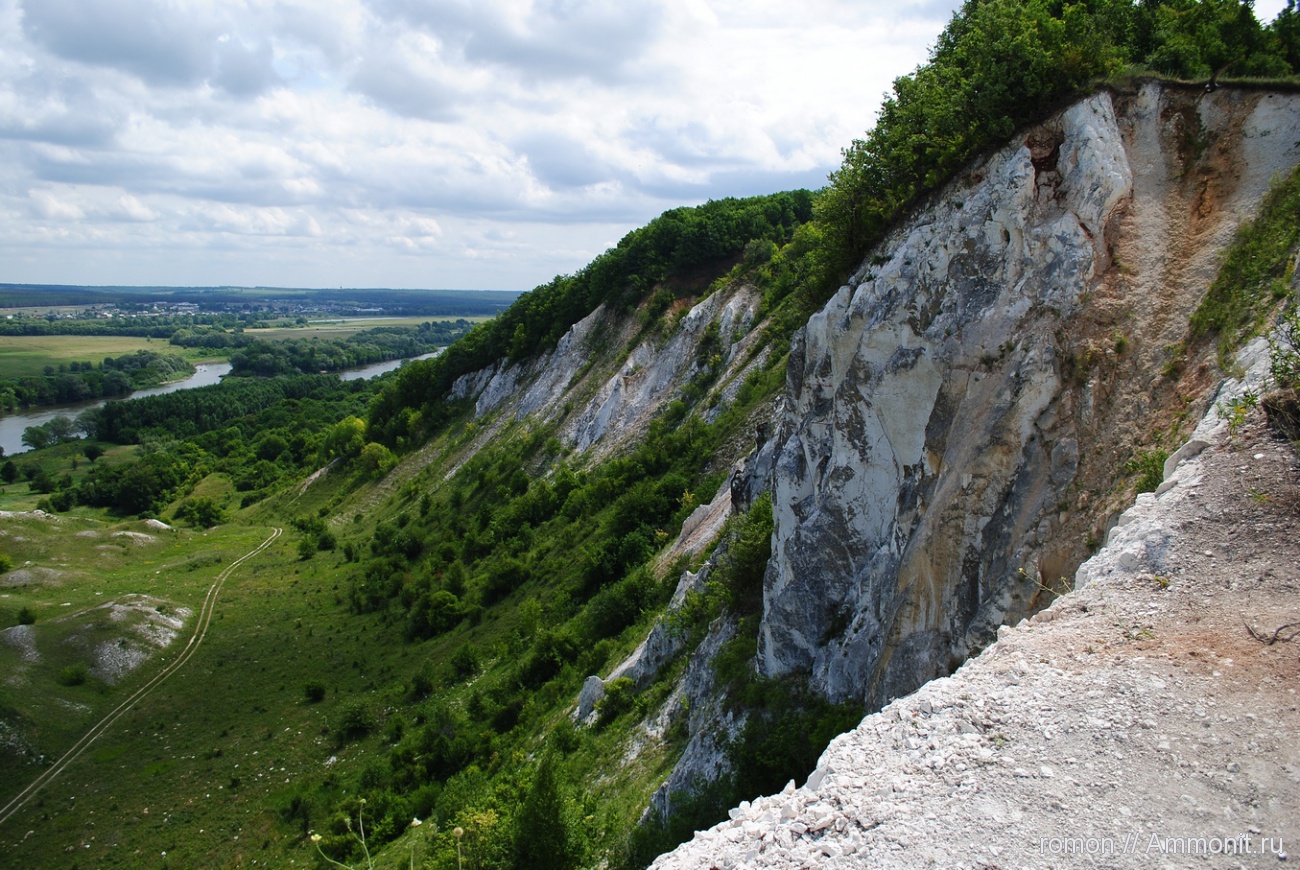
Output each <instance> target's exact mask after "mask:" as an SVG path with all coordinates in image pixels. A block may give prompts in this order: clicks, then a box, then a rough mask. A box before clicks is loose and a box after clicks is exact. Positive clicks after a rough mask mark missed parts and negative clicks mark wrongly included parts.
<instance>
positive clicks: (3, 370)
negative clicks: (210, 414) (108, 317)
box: [0, 335, 218, 378]
mask: <svg viewBox="0 0 1300 870" xmlns="http://www.w3.org/2000/svg"><path fill="white" fill-rule="evenodd" d="M137 350H152V351H156V352H158V353H167V354H171V355H173V356H179V357H184V358H185V359H188V360H189V361H190V362H197V361H199V360H205V359H212V358H213V357H214V356H217V355H218V354H216V353H214V351H212V350H211V349H204V348H193V349H186V348H181V347H176V346H174V345H170V344H168V343H167V342H165V341H163V340H162V339H157V338H154V339H149V338H133V337H131V336H119V335H103V336H101V335H0V378H21V377H27V376H29V375H40V374H43V373H44V369H45V367H46V366H58V365H59V363H73V362H77V363H85V362H90V363H101V362H103V361H104V357H108V356H112V357H118V356H123V355H125V354H130V353H135V352H136V351H137Z"/></svg>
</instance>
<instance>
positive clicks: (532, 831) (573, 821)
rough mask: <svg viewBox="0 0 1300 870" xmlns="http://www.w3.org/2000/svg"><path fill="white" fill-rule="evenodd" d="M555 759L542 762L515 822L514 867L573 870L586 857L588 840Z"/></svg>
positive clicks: (546, 758) (539, 869)
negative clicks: (571, 869)
mask: <svg viewBox="0 0 1300 870" xmlns="http://www.w3.org/2000/svg"><path fill="white" fill-rule="evenodd" d="M577 815H578V814H577V811H576V808H575V807H574V806H573V800H572V798H571V797H570V796H569V794H568V789H567V788H566V787H565V784H564V782H563V781H562V780H561V774H560V772H559V771H558V770H557V765H556V762H555V759H554V757H553V756H552V755H549V754H548V755H546V756H545V757H543V758H542V763H541V766H540V767H539V768H538V769H537V776H536V777H535V778H534V779H533V785H532V788H531V789H529V791H528V797H527V798H526V799H525V800H524V805H523V807H522V808H521V809H520V811H519V815H518V817H517V818H516V820H515V866H516V867H519V868H521V870H522V868H529V870H570V868H574V867H578V866H580V865H581V864H582V862H583V859H584V858H585V857H586V852H587V849H586V846H587V844H586V838H585V837H584V836H583V831H582V827H581V824H580V822H579V820H578V818H577Z"/></svg>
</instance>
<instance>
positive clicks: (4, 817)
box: [0, 528, 284, 825]
mask: <svg viewBox="0 0 1300 870" xmlns="http://www.w3.org/2000/svg"><path fill="white" fill-rule="evenodd" d="M283 531H284V530H283V529H279V528H273V529H272V531H271V537H269V538H267V539H266V540H265V541H263V542H262V543H260V544H258V545H257V546H256V547H254V548H253V549H252V550H249V551H248V552H247V553H245V554H244V555H242V556H240V557H239V558H238V559H236V560H235V561H233V562H231V563H230V565H228V566H227V567H226V570H224V571H222V572H221V573H220V574H218V575H217V579H216V580H214V581H212V586H211V587H210V588H209V589H208V594H207V596H206V597H204V599H203V606H202V607H201V608H199V617H198V619H196V620H195V621H194V634H192V635H191V636H190V639H189V642H188V643H186V644H185V648H184V649H183V650H181V653H180V655H178V656H177V657H176V660H175V661H173V662H172V663H171V664H169V665H167V666H166V667H164V668H163V669H162V670H161V671H159V672H158V673H157V674H155V675H154V676H153V677H152V678H151V679H150V680H149V681H148V682H147V683H145V684H144V685H143V686H141V687H140V688H138V689H136V690H135V692H134V693H132V695H131V697H129V698H127V699H126V700H125V701H123V702H122V703H121V704H118V705H117V706H116V707H115V708H113V710H112V711H111V712H110V713H108V715H106V716H105V717H104V718H103V719H100V720H99V722H97V723H96V724H95V725H94V727H92V728H91V729H90V730H89V731H87V732H86V733H85V734H84V735H82V737H81V739H80V740H78V741H77V742H76V743H75V744H74V745H73V747H72V748H71V749H69V750H68V751H67V752H66V753H64V755H63V757H62V758H60V759H59V760H58V761H57V762H55V763H54V764H53V765H52V766H51V767H50V768H49V769H48V770H46V771H45V772H44V773H42V774H41V775H40V776H38V777H36V779H34V780H33V781H32V783H31V785H29V786H27V788H25V789H23V790H22V791H21V792H19V793H18V794H17V795H15V796H14V798H13V800H11V801H9V803H7V804H5V805H4V807H3V808H0V825H3V824H4V823H5V822H7V821H9V818H10V816H12V815H13V814H14V813H16V812H18V810H20V809H22V808H23V806H24V805H25V804H26V803H27V802H28V801H29V800H31V799H32V798H33V797H34V796H35V795H36V794H37V793H38V792H40V790H41V789H42V788H44V787H45V786H46V784H48V783H49V782H50V781H51V780H53V779H54V778H55V777H56V776H58V775H59V774H60V773H62V772H63V771H64V769H65V768H67V767H68V765H70V764H72V762H74V761H76V760H77V758H78V757H80V756H81V754H82V753H83V752H85V751H86V749H88V748H89V747H90V744H92V743H94V742H95V740H96V739H98V738H99V736H100V735H101V734H103V733H104V732H105V731H107V730H108V729H109V728H110V727H111V726H112V725H113V723H114V722H116V721H117V720H118V719H120V718H121V717H122V715H123V714H124V713H126V712H127V711H128V710H130V709H131V708H132V707H134V706H135V705H136V704H137V703H138V702H139V701H140V699H141V698H143V697H145V696H146V695H148V694H149V693H150V692H152V691H153V690H154V689H156V688H158V686H159V685H161V684H162V682H163V681H164V680H166V679H167V678H168V677H170V676H171V675H172V674H174V673H176V672H177V671H178V670H180V669H181V668H182V667H183V666H184V665H185V663H186V662H188V661H189V660H190V658H191V657H192V656H193V655H194V653H195V652H197V651H198V648H199V644H201V643H203V638H204V637H206V636H207V634H208V627H209V626H210V625H211V624H212V614H213V612H214V611H215V610H216V607H217V596H218V595H220V594H221V587H222V586H223V585H225V582H226V578H228V577H229V576H230V575H231V574H232V573H234V570H235V569H236V568H238V567H239V566H240V565H242V564H243V563H244V562H246V561H248V560H249V559H251V558H253V557H254V556H256V555H257V554H258V553H261V552H262V551H263V550H265V549H266V548H267V547H269V546H271V544H272V543H273V542H274V541H275V539H276V538H278V537H280V535H281V533H282V532H283Z"/></svg>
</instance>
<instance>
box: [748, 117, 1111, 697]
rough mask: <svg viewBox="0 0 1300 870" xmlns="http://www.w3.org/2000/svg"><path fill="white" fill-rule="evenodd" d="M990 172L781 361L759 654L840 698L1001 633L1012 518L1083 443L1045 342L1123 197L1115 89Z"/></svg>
mask: <svg viewBox="0 0 1300 870" xmlns="http://www.w3.org/2000/svg"><path fill="white" fill-rule="evenodd" d="M1035 144H1037V143H1035ZM1038 150H1042V151H1043V152H1044V153H1043V154H1042V155H1036V153H1035V152H1036V151H1038ZM982 175H983V177H982V178H980V180H979V181H978V183H975V184H972V185H970V186H969V187H967V188H966V189H964V190H963V189H957V190H950V191H947V192H945V194H944V196H943V197H942V201H941V202H938V203H936V204H934V205H933V206H931V207H930V208H929V209H927V210H926V211H925V212H924V213H923V214H921V215H919V216H918V217H917V218H916V219H915V220H913V221H911V222H910V223H909V224H908V225H907V226H906V227H905V228H904V229H903V230H901V231H900V232H898V233H897V234H895V235H894V236H893V237H891V238H890V239H889V240H888V241H887V242H886V243H885V245H883V246H882V249H883V251H884V252H885V253H884V254H882V255H878V256H877V257H876V258H874V260H873V261H869V262H868V264H866V265H864V267H863V268H862V270H861V271H860V272H859V273H858V274H857V275H856V276H855V278H854V281H853V283H851V284H850V285H849V286H847V287H844V288H842V289H841V290H840V291H839V293H838V294H837V295H836V296H835V298H833V299H832V300H831V301H830V303H829V304H828V305H827V306H826V307H825V309H823V310H822V311H821V312H820V313H818V314H817V315H815V316H814V317H813V318H812V319H811V320H810V321H809V323H808V325H807V327H806V329H805V331H804V333H803V334H802V336H801V337H800V339H799V340H798V341H797V342H796V344H795V347H794V349H793V351H792V354H791V356H792V362H791V369H790V376H789V395H788V401H787V404H786V409H785V414H784V416H783V417H782V419H781V420H780V421H779V424H778V430H777V434H776V441H777V449H776V457H775V469H774V474H773V489H774V505H775V511H776V534H775V536H774V539H773V540H774V546H773V559H772V562H771V566H770V568H769V573H768V576H767V583H766V588H765V598H764V611H765V612H764V620H763V626H762V637H761V649H760V655H761V658H762V667H763V669H764V670H765V671H766V672H767V673H768V674H772V675H779V674H784V673H787V672H790V671H792V670H808V671H811V672H812V674H813V679H814V682H815V684H816V686H817V688H818V689H819V690H821V691H822V692H823V693H825V694H826V695H828V696H829V697H831V698H834V699H844V698H858V699H863V700H868V699H873V698H876V699H880V700H884V698H882V697H881V696H882V695H889V694H891V693H895V692H897V691H901V690H906V689H908V688H914V687H915V685H918V684H919V683H920V682H923V681H924V680H925V679H929V678H930V677H932V676H934V675H935V674H936V673H938V672H941V671H943V670H944V668H945V667H946V666H947V663H948V662H949V660H950V659H953V658H954V657H957V658H960V657H963V656H964V655H965V654H966V652H967V651H968V649H969V647H970V641H969V640H968V639H967V637H966V635H967V633H968V630H969V629H970V628H971V627H972V626H973V625H975V624H977V623H979V624H986V625H989V626H994V627H995V626H996V625H997V624H999V623H1000V622H1001V621H1002V618H1003V616H1004V615H1005V613H1006V611H1007V610H1008V609H1009V605H1010V599H1009V592H1010V590H1009V589H1008V588H1007V587H1008V585H1009V584H1008V582H1007V578H1008V577H1009V576H1011V577H1015V578H1017V579H1019V575H1018V574H1017V572H1016V568H1017V567H1018V566H1019V565H1020V564H1022V563H1023V560H1024V558H1025V554H1024V553H1022V552H1020V542H1021V538H1022V537H1023V535H1022V534H1021V531H1022V530H1023V529H1025V528H1032V527H1034V526H1035V525H1037V523H1038V521H1039V518H1040V515H1041V514H1043V513H1044V511H1045V510H1046V509H1047V508H1049V507H1050V506H1051V505H1052V504H1054V503H1055V499H1056V494H1055V491H1056V489H1057V488H1058V486H1060V485H1062V484H1066V483H1068V482H1069V481H1070V480H1071V478H1072V477H1073V472H1074V468H1073V466H1074V464H1075V463H1076V461H1077V449H1072V448H1071V447H1070V445H1069V444H1068V443H1057V444H1056V445H1055V448H1056V449H1054V448H1053V446H1049V444H1050V442H1049V439H1048V438H1047V437H1045V433H1044V431H1043V427H1042V420H1041V418H1042V417H1043V415H1044V412H1045V411H1047V409H1048V408H1049V407H1050V405H1051V404H1052V402H1053V400H1054V399H1055V396H1056V394H1057V393H1058V392H1059V390H1060V387H1061V383H1060V374H1059V363H1058V360H1057V358H1056V340H1055V336H1054V333H1055V331H1056V330H1057V329H1058V328H1059V326H1060V324H1061V323H1062V322H1063V321H1064V320H1066V319H1068V317H1069V316H1070V315H1071V313H1072V312H1073V311H1074V310H1075V309H1076V308H1077V307H1078V305H1079V300H1080V298H1081V297H1082V296H1083V294H1084V293H1085V292H1087V290H1088V289H1089V287H1090V286H1091V284H1092V282H1093V281H1094V278H1095V277H1096V274H1097V271H1098V267H1099V264H1100V263H1104V261H1105V257H1106V250H1105V248H1104V240H1105V238H1106V231H1107V229H1106V228H1107V224H1108V223H1109V222H1111V220H1112V218H1113V216H1114V215H1115V212H1116V210H1117V208H1118V207H1119V206H1120V204H1121V203H1123V202H1125V201H1126V200H1127V198H1128V197H1129V196H1130V195H1131V191H1132V177H1131V174H1130V173H1129V171H1128V166H1127V161H1126V159H1125V154H1124V149H1123V143H1122V141H1121V137H1120V133H1119V129H1118V126H1117V124H1116V119H1115V113H1114V111H1113V106H1112V104H1111V99H1110V97H1109V95H1107V94H1101V95H1098V96H1096V97H1094V98H1092V99H1090V100H1088V101H1086V102H1083V103H1081V104H1079V105H1077V106H1075V107H1074V108H1072V109H1070V110H1069V111H1067V112H1066V113H1065V114H1064V115H1062V116H1061V118H1060V121H1059V124H1058V125H1057V126H1056V128H1055V129H1053V130H1049V131H1047V133H1046V135H1045V138H1044V140H1043V141H1042V143H1041V145H1040V147H1039V148H1034V147H1032V146H1031V144H1025V145H1022V146H1020V147H1017V148H1014V149H1011V150H1009V151H1005V152H1003V153H1001V154H999V155H997V156H996V157H995V158H994V159H993V160H991V161H990V162H989V163H988V164H987V166H986V167H985V169H984V172H983V173H982ZM815 603H817V604H819V605H820V606H814V604H815ZM886 650H892V661H893V663H894V665H893V668H892V669H891V670H890V671H889V672H880V671H879V670H878V663H879V662H881V661H883V660H884V654H885V652H886Z"/></svg>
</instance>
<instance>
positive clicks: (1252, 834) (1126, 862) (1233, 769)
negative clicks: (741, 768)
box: [654, 341, 1300, 870]
mask: <svg viewBox="0 0 1300 870" xmlns="http://www.w3.org/2000/svg"><path fill="white" fill-rule="evenodd" d="M1252 363H1253V365H1252ZM1243 369H1244V371H1245V376H1244V378H1243V380H1241V381H1236V380H1233V381H1230V382H1228V383H1227V384H1225V385H1224V387H1223V389H1222V390H1221V391H1220V392H1219V394H1218V396H1216V399H1217V401H1216V406H1215V407H1212V408H1211V409H1210V413H1209V414H1208V415H1207V416H1206V418H1205V420H1204V421H1203V422H1202V423H1201V424H1200V425H1199V426H1198V427H1197V429H1196V431H1195V433H1194V437H1193V439H1192V440H1191V441H1190V442H1189V445H1191V446H1190V447H1189V449H1186V450H1183V451H1180V452H1179V455H1178V457H1177V458H1175V459H1174V460H1173V461H1171V463H1170V465H1169V466H1168V467H1167V468H1168V471H1167V474H1166V479H1165V482H1164V483H1163V484H1162V485H1161V487H1160V489H1159V491H1158V492H1157V493H1155V494H1144V495H1143V496H1141V497H1140V498H1139V499H1138V503H1137V504H1136V505H1135V506H1134V507H1132V508H1130V509H1129V510H1128V511H1126V512H1125V513H1124V514H1123V515H1122V516H1121V517H1120V518H1119V521H1118V524H1117V526H1116V528H1115V529H1114V530H1113V531H1112V533H1111V535H1110V538H1109V541H1108V542H1107V544H1106V545H1105V546H1104V547H1103V548H1102V549H1101V550H1100V551H1098V553H1097V554H1096V555H1094V556H1093V557H1092V558H1091V559H1089V560H1088V561H1087V562H1085V563H1084V565H1083V566H1082V567H1081V568H1080V570H1079V572H1078V575H1077V576H1076V578H1075V580H1074V582H1075V585H1076V586H1077V587H1078V588H1077V589H1076V591H1073V592H1070V593H1068V594H1066V595H1063V596H1061V597H1060V598H1057V599H1056V600H1055V601H1054V602H1053V604H1052V606H1051V607H1049V608H1048V609H1046V610H1043V611H1041V612H1039V613H1038V614H1037V615H1036V616H1034V617H1033V618H1031V619H1028V620H1026V621H1023V622H1022V623H1021V624H1019V625H1018V626H1015V627H1011V626H1005V627H1003V628H1002V629H1001V630H999V632H998V639H997V641H996V642H994V643H993V644H992V645H990V646H989V647H988V648H987V649H986V650H985V651H984V652H983V653H982V654H981V655H980V656H979V657H978V658H975V659H972V660H971V661H969V662H968V663H967V664H966V665H964V666H963V667H962V668H960V669H959V670H958V671H957V672H956V673H955V674H953V675H952V676H949V677H945V678H943V679H940V680H935V681H934V682H931V683H929V684H928V685H926V686H925V687H924V688H922V689H921V690H920V691H918V692H916V693H914V694H912V695H909V696H907V697H905V698H900V699H898V700H896V701H894V702H892V703H890V704H889V705H888V706H886V707H885V708H884V709H882V710H881V711H880V712H879V713H876V714H873V715H871V716H868V717H867V718H866V719H864V720H863V721H862V723H861V724H860V725H859V726H858V727H857V728H856V729H855V730H853V731H852V732H850V733H848V734H845V735H843V736H842V737H839V738H836V740H835V741H833V742H832V744H831V746H830V748H829V749H828V750H827V752H826V754H825V755H823V756H822V758H821V759H820V761H819V762H818V765H817V768H816V769H815V770H814V771H811V772H810V775H809V776H808V778H807V781H806V782H805V783H804V784H803V787H801V788H795V787H794V784H793V783H791V784H790V786H789V787H787V788H786V789H785V790H784V791H783V792H782V793H781V794H778V795H774V796H772V797H766V798H761V799H757V800H754V801H752V802H747V803H745V804H742V805H741V806H740V807H739V808H738V809H736V810H734V811H733V812H732V814H731V820H730V821H728V822H725V823H723V824H722V825H720V826H718V827H716V828H714V829H712V830H710V831H707V832H704V833H702V834H700V835H698V836H697V837H696V838H695V839H694V840H693V841H692V842H691V843H689V844H687V845H684V846H682V847H681V848H679V849H678V850H677V851H676V852H674V853H672V854H670V855H667V856H665V857H663V858H661V859H660V860H658V861H656V862H655V864H654V866H655V867H656V868H659V870H675V868H683V870H684V868H693V867H698V868H708V867H719V868H731V867H799V866H809V865H816V866H819V867H862V866H871V867H963V868H965V867H971V868H974V867H990V866H1016V867H1043V868H1050V867H1060V866H1086V865H1091V864H1099V865H1101V866H1106V867H1149V866H1151V865H1152V862H1153V861H1154V862H1157V863H1160V862H1164V866H1202V865H1203V864H1205V863H1206V862H1209V865H1210V866H1250V867H1255V866H1265V865H1266V864H1275V863H1277V861H1279V860H1283V861H1285V860H1286V859H1287V857H1288V853H1292V852H1294V849H1295V843H1296V842H1297V841H1298V840H1297V838H1298V837H1300V822H1298V820H1297V818H1296V815H1295V812H1294V807H1295V806H1296V805H1297V802H1298V801H1300V782H1298V781H1297V778H1296V776H1295V771H1296V770H1297V768H1298V767H1300V749H1298V748H1297V747H1296V746H1295V744H1294V741H1292V740H1289V739H1288V736H1289V735H1291V734H1295V733H1296V730H1297V728H1300V699H1297V697H1296V688H1295V684H1296V677H1297V675H1298V672H1300V668H1298V667H1297V661H1296V655H1295V647H1294V646H1288V645H1287V641H1288V640H1291V641H1294V640H1295V639H1296V637H1297V629H1300V624H1297V615H1298V614H1297V594H1300V574H1297V570H1296V566H1297V564H1300V549H1297V542H1300V534H1297V533H1298V532H1300V528H1298V527H1297V526H1298V523H1300V520H1298V517H1297V512H1296V508H1297V506H1298V505H1300V462H1297V459H1296V453H1295V450H1294V447H1293V446H1292V445H1291V444H1288V443H1287V442H1286V440H1285V439H1283V438H1280V437H1279V436H1278V434H1277V432H1276V431H1274V430H1273V429H1271V428H1270V427H1269V426H1268V425H1267V424H1266V422H1265V420H1264V414H1263V411H1262V410H1255V411H1254V412H1252V413H1250V414H1249V415H1247V416H1245V417H1235V416H1232V415H1231V414H1229V415H1227V416H1225V414H1224V413H1222V412H1220V411H1219V410H1218V408H1223V409H1225V410H1226V409H1228V408H1231V407H1233V405H1234V402H1235V401H1236V400H1238V399H1239V398H1240V397H1241V396H1243V395H1245V394H1246V391H1254V392H1256V393H1258V392H1259V391H1260V390H1261V389H1263V388H1265V387H1266V383H1267V378H1268V359H1267V350H1266V348H1265V347H1264V343H1263V342H1262V341H1260V342H1256V343H1255V344H1254V346H1253V347H1252V348H1251V353H1249V354H1248V355H1246V357H1245V360H1244V363H1243Z"/></svg>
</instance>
